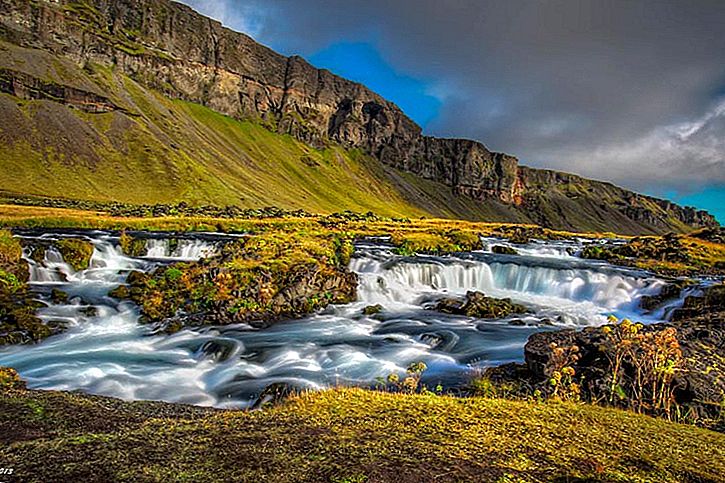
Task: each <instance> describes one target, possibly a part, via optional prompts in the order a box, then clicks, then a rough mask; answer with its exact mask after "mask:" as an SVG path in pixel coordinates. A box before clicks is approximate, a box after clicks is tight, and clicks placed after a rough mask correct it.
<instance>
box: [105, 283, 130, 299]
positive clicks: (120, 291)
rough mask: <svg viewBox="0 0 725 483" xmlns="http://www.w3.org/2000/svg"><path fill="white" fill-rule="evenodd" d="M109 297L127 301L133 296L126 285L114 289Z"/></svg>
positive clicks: (109, 293)
mask: <svg viewBox="0 0 725 483" xmlns="http://www.w3.org/2000/svg"><path fill="white" fill-rule="evenodd" d="M108 295H109V296H111V297H113V298H117V299H121V300H123V299H127V298H130V296H131V291H130V290H129V289H128V287H127V286H126V285H119V286H118V287H116V288H114V289H113V290H111V291H110V292H108Z"/></svg>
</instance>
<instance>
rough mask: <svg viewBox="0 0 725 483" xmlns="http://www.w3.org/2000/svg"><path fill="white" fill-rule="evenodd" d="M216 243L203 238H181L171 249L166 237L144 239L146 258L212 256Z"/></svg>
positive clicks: (182, 258)
mask: <svg viewBox="0 0 725 483" xmlns="http://www.w3.org/2000/svg"><path fill="white" fill-rule="evenodd" d="M217 250H218V248H217V245H216V244H214V243H210V242H207V241H204V240H193V239H192V240H186V239H181V240H178V241H177V242H176V246H175V247H174V248H173V249H172V245H171V240H169V239H168V238H149V239H148V240H146V258H155V259H159V260H162V259H170V260H180V261H194V260H200V259H202V258H207V257H211V256H214V255H215V254H216V253H217Z"/></svg>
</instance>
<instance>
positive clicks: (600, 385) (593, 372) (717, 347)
mask: <svg viewBox="0 0 725 483" xmlns="http://www.w3.org/2000/svg"><path fill="white" fill-rule="evenodd" d="M668 328H674V329H675V330H676V332H675V334H676V335H675V336H676V339H677V342H678V344H679V349H680V350H681V352H682V363H681V367H679V368H678V369H677V370H676V372H675V375H674V379H673V382H672V385H673V387H674V393H673V395H674V402H675V403H677V404H678V405H679V406H680V412H681V413H682V415H683V416H684V415H686V414H687V415H688V417H690V418H691V419H692V420H709V421H717V420H718V418H719V417H720V412H721V410H722V409H721V404H722V401H723V398H725V364H723V361H724V360H725V312H716V313H709V314H706V315H700V316H697V317H693V318H690V319H687V320H681V321H677V322H672V323H668V324H653V325H649V326H644V327H643V328H642V331H643V333H654V334H657V333H662V331H664V330H666V329H668ZM605 339H606V335H605V331H603V329H602V328H587V329H584V330H581V331H574V330H565V331H559V332H539V333H536V334H533V335H532V336H531V337H529V341H528V342H527V344H526V346H525V349H524V357H525V360H526V369H527V371H526V376H525V377H524V379H527V378H528V381H527V382H529V384H530V386H536V385H537V384H543V385H545V384H546V382H547V380H548V378H549V377H550V376H549V375H548V373H547V367H548V366H550V364H551V361H552V359H553V357H554V350H555V349H556V348H557V347H559V348H569V347H573V346H576V347H577V348H578V353H579V359H578V360H577V361H576V362H575V363H574V364H572V365H571V366H572V367H573V369H574V371H575V374H576V376H575V380H576V381H578V382H579V384H580V386H581V391H582V396H583V397H584V398H585V399H586V400H591V401H608V400H609V399H610V388H611V381H610V378H611V374H612V366H611V360H610V359H609V358H607V356H606V354H605V352H604V350H603V349H602V347H604V346H605ZM634 370H635V369H634V368H633V367H630V366H628V365H627V366H625V367H624V369H623V371H624V373H623V375H622V376H621V378H620V384H619V385H620V386H623V387H624V388H623V389H621V391H622V393H621V395H619V396H617V398H615V401H618V402H617V404H623V405H625V406H627V404H628V403H627V401H626V400H621V401H620V400H619V398H624V397H625V394H624V393H625V391H626V386H625V384H626V382H624V381H626V380H628V379H629V378H633V377H634V375H633V372H632V371H634ZM617 390H618V391H619V390H620V389H617ZM628 396H629V395H627V397H628ZM715 424H717V423H715ZM720 424H722V422H720Z"/></svg>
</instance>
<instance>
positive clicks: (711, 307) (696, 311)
mask: <svg viewBox="0 0 725 483" xmlns="http://www.w3.org/2000/svg"><path fill="white" fill-rule="evenodd" d="M714 312H725V285H724V284H719V285H714V286H711V287H708V288H705V289H704V294H703V295H701V296H695V295H691V296H688V297H685V300H684V301H683V302H682V307H680V308H677V309H675V310H674V311H673V312H672V315H671V317H670V319H671V320H673V321H678V320H684V319H688V318H692V317H697V316H700V315H707V314H709V313H714Z"/></svg>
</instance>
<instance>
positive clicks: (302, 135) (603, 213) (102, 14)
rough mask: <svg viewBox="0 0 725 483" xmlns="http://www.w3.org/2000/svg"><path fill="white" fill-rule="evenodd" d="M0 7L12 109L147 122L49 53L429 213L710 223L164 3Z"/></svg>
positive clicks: (568, 222) (660, 227) (573, 221)
mask: <svg viewBox="0 0 725 483" xmlns="http://www.w3.org/2000/svg"><path fill="white" fill-rule="evenodd" d="M0 6H1V7H2V12H3V13H2V14H1V15H0V39H2V40H4V41H5V42H7V43H8V45H13V46H18V47H20V48H23V49H25V50H24V51H23V55H22V56H21V57H22V60H23V61H22V62H19V61H18V55H11V54H8V52H10V51H12V49H8V48H5V49H2V51H0V54H2V53H3V52H4V55H0V92H4V93H7V94H8V95H11V96H14V97H17V98H20V99H25V100H45V101H55V102H60V103H62V104H64V105H65V106H67V107H71V108H73V109H80V110H84V111H86V112H89V113H107V112H111V111H121V112H122V113H123V114H124V115H127V117H133V116H134V115H139V114H141V115H143V114H145V113H144V108H143V106H139V105H138V104H136V105H135V106H129V105H128V102H126V103H124V102H123V97H124V94H123V93H122V92H118V91H117V90H115V89H114V87H113V82H109V83H107V85H105V86H104V85H100V86H99V83H100V82H99V80H98V76H97V75H96V76H95V77H91V78H90V79H89V80H84V81H79V80H78V79H79V78H80V76H73V75H68V73H67V71H68V69H69V68H68V67H64V69H58V68H57V66H56V67H52V66H53V63H54V62H56V60H51V61H49V62H48V61H46V62H44V63H41V62H39V61H38V60H37V59H38V58H39V57H42V55H46V56H47V55H48V54H50V55H51V56H52V57H53V58H54V59H63V60H64V61H70V62H72V63H73V64H75V66H76V67H77V69H79V70H80V69H81V68H82V69H85V71H86V72H91V73H93V72H97V66H99V65H100V66H104V67H106V68H111V69H112V71H113V73H112V75H113V76H118V75H123V76H127V77H129V78H130V79H133V80H134V81H135V82H136V83H138V84H140V85H142V86H144V87H146V88H148V89H152V90H154V91H158V92H161V93H163V94H164V95H165V96H167V97H169V98H171V99H180V100H184V101H189V102H193V103H197V104H200V105H202V106H205V107H207V108H209V109H212V110H213V111H216V112H218V113H221V114H224V115H227V116H230V117H232V118H236V119H240V120H251V121H253V122H256V123H261V124H262V125H264V126H265V127H266V128H268V129H269V130H271V131H273V132H275V133H278V134H283V135H287V134H288V135H291V136H292V137H293V138H295V139H297V140H299V141H301V142H303V143H305V144H307V145H309V146H312V147H315V148H325V147H329V146H334V145H339V146H342V147H344V148H346V149H348V150H351V149H352V150H360V151H362V152H364V153H367V154H368V155H370V156H372V157H373V158H374V159H376V160H377V161H379V162H380V163H382V166H383V168H384V170H385V172H386V176H387V177H388V178H389V180H390V182H391V183H392V184H393V185H395V187H394V189H395V190H396V192H399V193H400V196H401V197H403V198H405V199H406V201H407V202H408V203H410V204H412V205H414V206H416V207H417V208H419V209H421V210H423V211H424V212H426V213H430V214H434V215H444V216H460V217H466V218H478V219H480V218H489V219H492V220H498V221H514V222H535V223H539V224H542V225H544V226H549V227H555V228H564V229H579V230H583V229H587V230H599V231H602V230H613V231H619V232H622V233H654V232H665V231H671V230H674V231H688V230H691V229H693V228H695V227H701V226H712V225H717V223H716V221H715V219H714V218H713V217H712V216H710V215H709V214H707V213H706V212H704V211H697V210H695V209H692V208H683V207H679V206H677V205H675V204H673V203H670V202H668V201H665V200H659V199H656V198H652V197H647V196H643V195H639V194H636V193H632V192H629V191H626V190H623V189H621V188H618V187H615V186H613V185H611V184H608V183H600V182H595V181H590V180H586V179H583V178H581V177H578V176H574V175H570V174H565V173H557V172H553V171H546V170H536V169H531V168H527V167H523V166H520V165H519V164H518V161H517V159H516V158H514V157H512V156H509V155H506V154H502V153H493V152H491V151H489V150H488V149H487V148H486V147H485V146H484V145H483V144H481V143H478V142H475V141H469V140H464V139H439V138H434V137H430V136H425V135H423V134H422V132H421V128H420V127H419V126H418V125H416V124H415V123H414V122H413V121H412V120H410V119H409V118H408V117H407V116H405V114H404V113H403V112H402V111H401V110H400V109H399V108H398V107H397V106H396V105H395V104H393V103H392V102H389V101H387V100H385V99H383V98H382V97H381V96H379V95H377V94H375V93H374V92H372V91H370V90H369V89H367V88H366V87H365V86H362V85H360V84H357V83H354V82H351V81H348V80H346V79H343V78H341V77H338V76H336V75H334V74H332V73H330V72H329V71H326V70H321V69H317V68H315V67H314V66H312V65H310V64H309V63H307V62H306V61H305V60H304V59H302V58H300V57H297V56H292V57H285V56H282V55H280V54H278V53H276V52H274V51H272V50H270V49H269V48H267V47H264V46H262V45H260V44H258V43H256V42H255V41H254V40H253V39H251V38H250V37H248V36H246V35H244V34H241V33H237V32H234V31H232V30H229V29H227V28H225V27H223V26H222V25H221V24H220V23H218V22H216V21H214V20H211V19H209V18H206V17H204V16H202V15H200V14H198V13H196V12H194V11H193V10H192V9H190V8H188V7H186V6H184V5H181V4H178V3H174V2H171V1H169V0H116V1H109V0H86V1H69V0H34V1H27V0H0ZM39 52H42V54H40V53H39ZM28 58H32V61H30V62H28V61H27V60H28ZM39 64H42V65H43V68H39V67H38V65H39ZM67 65H68V64H63V66H67ZM49 66H50V67H49ZM59 70H64V71H65V72H59ZM49 71H53V72H52V73H51V74H49ZM49 78H54V79H55V80H52V81H49V80H48V79H49ZM108 84H111V85H110V86H109V85H108ZM116 84H118V83H117V82H116ZM109 91H110V92H109ZM126 97H127V96H126ZM138 111H141V112H140V113H139V112H138ZM41 128H42V126H41ZM177 135H178V136H184V133H183V132H179V133H177ZM406 173H411V174H413V175H415V176H414V177H412V178H411V177H409V176H406ZM431 183H433V184H431ZM0 188H3V186H2V185H0ZM441 193H443V194H441Z"/></svg>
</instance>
